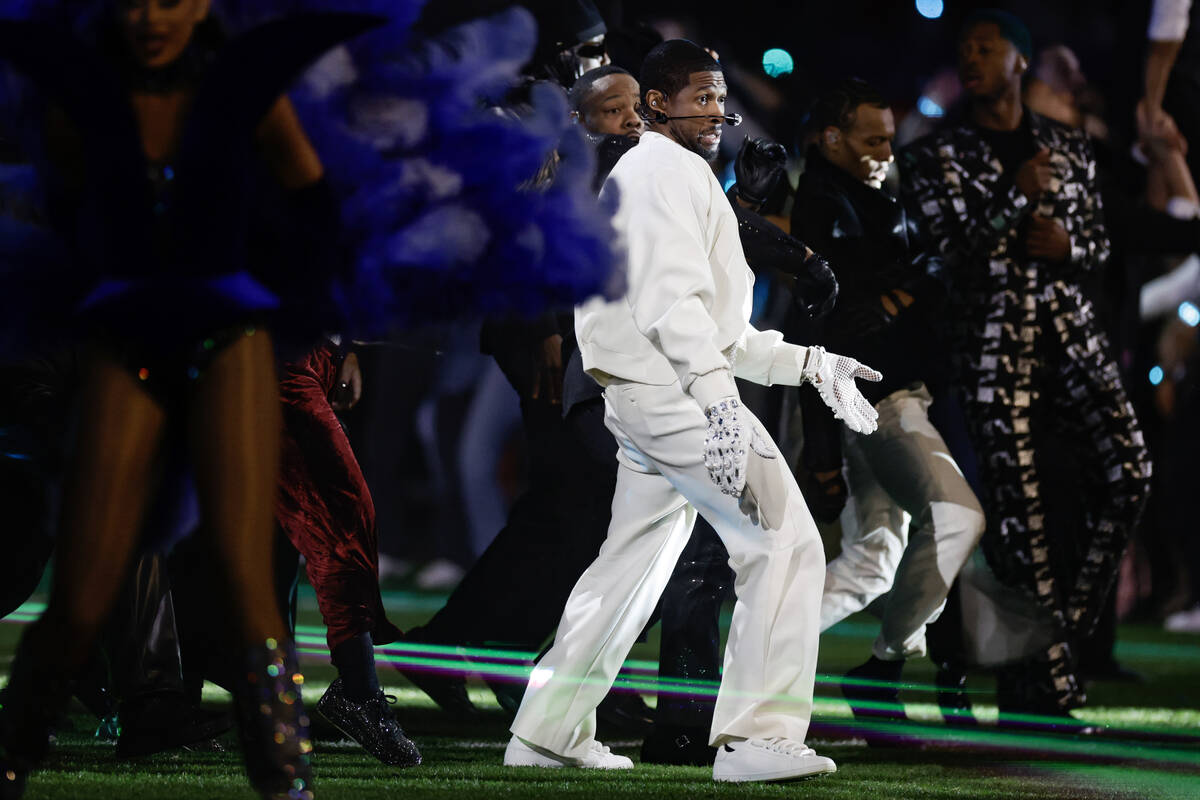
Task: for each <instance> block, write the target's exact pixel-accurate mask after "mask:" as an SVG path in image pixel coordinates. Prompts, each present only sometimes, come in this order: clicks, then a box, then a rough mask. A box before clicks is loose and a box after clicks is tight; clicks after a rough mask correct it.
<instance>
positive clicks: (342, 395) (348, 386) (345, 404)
mask: <svg viewBox="0 0 1200 800" xmlns="http://www.w3.org/2000/svg"><path fill="white" fill-rule="evenodd" d="M361 399H362V370H361V369H359V366H358V355H356V354H355V353H353V352H350V353H346V357H345V358H343V359H342V366H341V367H339V368H338V374H337V382H336V383H335V384H334V387H333V391H332V392H330V398H329V405H330V406H332V407H333V410H334V411H348V410H349V409H351V408H354V407H355V406H356V405H358V401H359V400H361Z"/></svg>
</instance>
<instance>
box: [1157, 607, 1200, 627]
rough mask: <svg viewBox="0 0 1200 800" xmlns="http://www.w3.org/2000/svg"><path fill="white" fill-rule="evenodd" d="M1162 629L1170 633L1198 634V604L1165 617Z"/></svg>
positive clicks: (1199, 617)
mask: <svg viewBox="0 0 1200 800" xmlns="http://www.w3.org/2000/svg"><path fill="white" fill-rule="evenodd" d="M1163 628H1165V629H1166V630H1168V631H1170V632H1171V633H1200V603H1197V604H1196V605H1194V606H1192V607H1191V608H1188V609H1184V610H1183V611H1176V612H1175V613H1174V614H1172V615H1170V616H1169V617H1167V618H1166V620H1164V621H1163Z"/></svg>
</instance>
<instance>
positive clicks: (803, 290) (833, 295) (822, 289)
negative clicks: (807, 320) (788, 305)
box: [795, 253, 838, 319]
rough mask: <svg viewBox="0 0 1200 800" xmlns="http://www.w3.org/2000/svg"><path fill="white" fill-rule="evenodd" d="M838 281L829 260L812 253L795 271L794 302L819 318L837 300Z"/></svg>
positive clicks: (813, 317)
mask: <svg viewBox="0 0 1200 800" xmlns="http://www.w3.org/2000/svg"><path fill="white" fill-rule="evenodd" d="M837 295H838V282H837V278H836V277H835V276H834V274H833V269H832V268H831V267H830V266H829V262H828V261H826V260H825V259H824V258H822V257H821V256H819V255H817V254H816V253H813V254H812V255H810V256H809V257H808V258H806V259H804V264H803V268H802V269H800V270H797V272H796V293H795V296H796V302H797V303H798V304H799V305H800V306H801V307H802V308H803V309H804V310H805V311H806V312H808V315H809V317H811V318H812V319H820V318H821V317H824V316H825V315H826V314H828V313H829V312H830V311H832V310H833V305H834V303H836V302H837Z"/></svg>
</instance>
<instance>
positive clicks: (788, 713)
mask: <svg viewBox="0 0 1200 800" xmlns="http://www.w3.org/2000/svg"><path fill="white" fill-rule="evenodd" d="M604 398H605V405H606V409H607V414H606V420H605V422H606V424H607V426H608V428H609V430H610V431H612V433H613V435H614V436H615V437H616V440H617V444H618V452H617V461H618V473H617V488H616V494H615V496H614V497H613V515H612V523H611V524H610V526H609V529H608V538H607V540H606V541H605V543H604V546H603V547H601V549H600V555H599V556H598V557H597V558H596V560H595V562H593V563H592V565H591V566H590V567H588V568H587V570H586V571H585V572H584V574H583V576H582V577H580V579H579V582H578V583H577V584H576V585H575V588H574V590H573V591H572V592H571V596H570V598H569V599H568V600H567V605H566V609H565V610H564V611H563V616H562V619H561V621H560V622H559V625H558V634H557V636H556V637H555V640H554V646H553V647H551V649H550V651H549V652H548V653H547V654H546V655H545V657H544V658H543V659H542V660H541V661H540V662H539V663H538V665H537V667H536V668H535V669H534V671H533V674H532V676H531V677H530V681H529V685H528V687H527V689H526V691H525V698H524V700H523V701H522V703H521V708H520V710H519V711H518V712H517V718H516V720H515V721H514V722H513V725H512V731H513V733H515V734H516V735H517V736H519V737H521V738H522V739H524V740H526V741H528V742H530V743H532V744H535V745H537V746H539V747H542V748H545V749H547V750H550V751H552V752H554V753H558V754H560V755H564V756H570V757H580V756H582V755H584V754H586V753H587V750H588V746H589V745H590V743H591V742H592V741H593V738H594V735H595V730H596V713H595V709H596V705H597V704H598V703H599V702H600V700H601V699H603V697H604V696H605V694H607V693H608V690H609V687H610V686H611V685H612V682H613V680H614V679H615V677H616V675H617V672H618V670H619V669H620V668H621V664H622V663H623V662H624V660H625V657H626V655H627V654H628V653H629V649H630V648H631V647H632V646H633V643H634V640H635V639H636V638H637V636H638V634H639V633H640V632H641V630H642V628H643V627H644V626H645V624H646V622H647V620H649V618H650V614H651V613H652V612H653V610H654V607H655V605H656V604H657V602H658V598H659V595H660V594H662V591H663V588H664V587H665V586H666V584H667V579H668V578H669V577H670V576H671V572H672V570H673V569H674V568H675V562H676V561H677V560H678V558H679V553H680V552H681V551H682V550H683V547H684V545H685V544H687V541H688V537H689V536H690V535H691V532H692V525H693V524H694V523H695V521H696V513H697V511H699V513H700V514H701V515H703V516H704V518H705V519H707V520H708V521H709V522H710V523H711V524H712V526H713V528H714V529H715V530H716V532H717V534H718V535H719V536H720V537H721V540H722V541H723V542H724V543H725V547H726V548H727V549H728V550H729V564H730V566H731V567H732V568H733V571H734V573H735V574H736V580H735V582H734V592H735V594H736V595H737V601H736V604H735V606H734V611H733V621H732V625H731V627H730V631H729V638H728V643H727V645H726V649H725V666H724V674H723V677H722V681H721V688H720V692H719V694H718V695H717V703H716V710H715V713H714V715H713V727H712V735H711V738H710V742H711V743H712V744H713V745H714V746H720V745H721V744H723V743H725V742H727V741H732V740H737V739H745V738H752V737H769V736H786V737H790V738H792V739H795V740H797V741H803V740H804V737H805V734H806V733H807V731H808V722H809V717H810V716H811V714H812V697H813V680H814V678H815V677H816V665H817V637H818V629H817V615H818V611H819V608H820V603H821V585H822V579H823V574H824V569H825V557H824V553H823V551H822V547H821V539H820V536H819V534H818V533H817V528H816V525H815V524H814V523H813V520H812V517H811V516H810V515H809V513H808V508H807V506H806V505H805V504H804V499H803V497H802V496H801V494H800V489H799V488H798V487H797V486H796V481H795V479H794V478H793V477H792V474H791V471H790V470H789V469H788V468H787V465H786V464H785V463H784V460H783V459H782V458H775V459H772V460H770V461H768V462H766V463H767V465H768V473H769V477H770V479H771V480H773V481H775V484H774V486H773V487H772V489H773V491H774V493H775V495H776V496H779V497H782V498H785V503H784V509H783V512H782V519H783V523H782V524H781V525H780V527H779V529H778V530H770V531H768V530H764V529H763V528H762V527H759V526H758V525H756V524H754V523H753V522H751V520H750V518H749V517H747V516H746V515H745V514H743V513H742V512H741V511H740V510H739V509H738V501H737V500H736V499H735V498H732V497H730V496H728V495H724V494H722V493H721V491H720V489H718V488H717V486H716V485H714V484H713V482H712V480H711V479H710V478H709V476H708V470H707V469H705V467H704V464H703V461H702V457H703V453H704V434H705V428H706V423H705V419H704V414H703V412H702V411H701V410H700V408H699V406H698V405H697V404H696V401H695V400H693V399H692V398H691V397H689V396H688V395H686V394H684V393H683V391H682V390H681V389H680V387H679V385H678V384H675V385H673V386H648V385H643V384H634V383H618V384H614V385H612V386H609V387H608V388H607V389H606V390H605V392H604ZM745 413H746V418H747V420H748V421H752V422H753V424H758V423H757V420H754V419H753V417H752V416H751V415H750V413H749V411H746V412H745ZM563 535H564V536H569V535H570V531H563Z"/></svg>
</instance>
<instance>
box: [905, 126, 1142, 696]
mask: <svg viewBox="0 0 1200 800" xmlns="http://www.w3.org/2000/svg"><path fill="white" fill-rule="evenodd" d="M1024 113H1025V114H1026V115H1028V116H1027V117H1026V121H1025V122H1024V123H1023V124H1026V125H1028V129H1029V132H1030V133H1031V134H1032V139H1033V149H1034V150H1035V151H1036V150H1040V149H1043V148H1044V149H1047V150H1049V151H1050V154H1051V155H1050V163H1051V165H1052V167H1053V168H1054V172H1055V176H1056V178H1055V181H1054V182H1053V184H1052V186H1051V191H1048V192H1046V193H1045V194H1044V195H1043V196H1042V198H1041V199H1040V200H1039V201H1038V202H1037V203H1031V202H1029V201H1028V200H1027V198H1026V197H1025V196H1024V195H1023V194H1022V193H1021V192H1020V191H1019V190H1018V189H1017V188H1016V185H1015V182H1014V178H1015V170H1010V171H1009V172H1007V173H1006V172H1005V169H1004V167H1003V166H1002V165H1001V163H1000V160H999V159H998V158H997V157H996V155H995V154H994V153H993V152H992V148H991V146H990V145H989V143H988V141H986V139H985V137H984V136H982V135H981V134H980V132H979V131H978V129H977V128H975V127H973V126H972V125H970V124H967V123H963V124H958V125H951V126H949V127H947V128H945V129H944V130H942V131H939V132H936V133H934V134H932V135H930V136H928V137H926V138H924V139H921V140H919V141H918V142H916V143H914V144H913V145H912V146H911V147H910V148H908V149H907V150H906V152H904V153H903V155H902V156H901V159H900V165H901V175H902V181H903V191H904V192H905V194H906V195H907V196H908V199H909V200H910V202H911V205H912V206H913V207H914V208H916V209H918V210H919V211H920V213H921V214H922V215H923V216H924V217H926V224H927V225H928V228H929V232H930V236H931V238H932V239H933V241H934V244H935V246H936V248H937V249H938V250H939V251H940V252H941V254H942V256H943V258H944V259H945V261H946V264H947V268H948V270H949V275H950V280H951V284H952V285H951V292H952V302H951V303H950V320H949V322H950V325H951V329H952V330H953V332H954V357H953V360H954V368H955V372H956V377H957V382H958V386H959V387H960V391H961V396H962V399H963V403H964V408H965V410H966V415H967V420H968V425H969V428H970V432H971V436H972V439H973V443H974V445H975V448H976V451H977V453H978V458H979V462H980V463H979V468H980V478H981V481H982V483H983V487H982V490H983V491H982V495H983V496H982V497H981V498H980V499H981V501H982V503H983V506H984V509H985V512H986V514H987V518H988V525H987V531H986V533H985V534H984V538H983V550H984V554H985V555H986V557H987V561H988V564H989V566H990V567H991V569H992V571H993V572H994V573H995V575H996V576H997V577H998V578H999V579H1000V581H1001V582H1002V583H1004V584H1005V585H1007V586H1010V587H1015V588H1018V589H1020V590H1023V591H1024V592H1026V593H1028V594H1031V595H1032V596H1033V597H1035V598H1036V601H1037V604H1038V606H1039V607H1040V608H1041V609H1042V611H1043V612H1044V613H1045V614H1046V615H1048V618H1049V619H1050V620H1051V621H1052V623H1053V626H1054V628H1055V630H1056V632H1057V633H1059V634H1060V635H1058V636H1056V637H1055V638H1057V639H1058V640H1059V641H1057V642H1055V643H1054V644H1052V645H1050V646H1049V647H1048V648H1047V649H1046V650H1045V651H1044V652H1042V653H1040V654H1039V655H1038V656H1036V657H1034V658H1032V659H1028V660H1027V661H1026V662H1025V663H1024V664H1023V665H1018V668H1017V669H1015V670H1013V669H1010V670H1008V673H1007V674H1008V680H1007V681H1006V680H1004V677H1005V671H1004V670H1001V672H1000V677H1001V681H1000V689H1001V694H1002V697H1001V703H1002V705H1004V702H1005V701H1004V698H1003V694H1004V691H1005V684H1006V683H1008V684H1010V686H1009V689H1010V694H1011V693H1012V692H1016V693H1017V694H1019V695H1021V696H1023V697H1024V698H1025V700H1024V701H1016V702H1017V704H1018V705H1021V706H1023V707H1025V708H1030V707H1034V708H1039V709H1043V710H1047V711H1054V710H1057V711H1063V710H1066V709H1069V708H1072V707H1077V706H1079V705H1081V704H1082V703H1083V702H1084V696H1083V692H1082V690H1081V688H1080V687H1079V685H1078V681H1077V680H1076V678H1075V675H1074V668H1073V666H1072V664H1071V653H1070V647H1069V644H1068V642H1069V641H1070V640H1072V639H1078V638H1080V637H1082V636H1087V635H1088V634H1089V632H1090V631H1091V629H1092V627H1093V626H1094V625H1095V623H1096V621H1097V619H1098V616H1099V613H1100V611H1101V609H1102V607H1103V605H1104V601H1105V598H1106V596H1107V594H1108V591H1109V589H1110V588H1111V586H1112V584H1113V582H1114V578H1115V576H1116V573H1117V568H1118V565H1119V561H1120V558H1121V555H1122V552H1123V551H1124V548H1125V544H1126V542H1127V540H1128V538H1129V536H1130V533H1131V531H1132V528H1133V527H1134V525H1135V524H1136V522H1137V520H1138V517H1139V515H1140V514H1141V510H1142V507H1143V505H1144V503H1145V500H1146V497H1147V494H1148V491H1149V478H1150V461H1149V455H1148V452H1147V450H1146V447H1145V443H1144V440H1143V437H1142V432H1141V430H1140V429H1139V427H1138V423H1137V419H1136V418H1135V416H1134V412H1133V408H1132V407H1131V405H1130V403H1129V400H1128V399H1127V397H1126V394H1125V389H1124V387H1123V386H1122V383H1121V379H1120V375H1119V372H1118V368H1117V365H1116V363H1115V362H1114V361H1113V360H1112V358H1111V357H1110V356H1109V353H1108V343H1107V341H1106V338H1105V335H1104V333H1103V332H1102V331H1101V330H1100V328H1099V326H1098V325H1097V324H1096V321H1095V319H1094V315H1093V311H1092V307H1091V304H1090V303H1089V302H1088V301H1087V300H1085V299H1084V297H1083V296H1082V295H1081V292H1080V288H1079V279H1080V278H1081V277H1082V276H1083V275H1084V274H1085V273H1088V272H1091V271H1095V270H1098V269H1101V268H1102V267H1103V264H1104V262H1105V260H1106V259H1107V257H1108V252H1109V242H1108V236H1107V234H1106V232H1105V229H1104V224H1103V213H1102V209H1101V201H1100V195H1099V192H1098V190H1097V186H1096V176H1095V169H1096V166H1095V160H1094V158H1093V156H1092V152H1091V147H1090V145H1089V144H1088V141H1087V137H1086V135H1085V134H1083V133H1082V132H1079V131H1075V130H1072V129H1070V128H1067V127H1065V126H1062V125H1059V124H1057V123H1055V122H1052V121H1050V120H1047V119H1045V118H1043V117H1040V116H1038V115H1036V114H1033V113H1032V112H1030V111H1029V110H1028V109H1026V110H1025V112H1024ZM1032 213H1038V214H1040V215H1043V216H1047V217H1052V218H1054V219H1055V220H1057V221H1058V222H1060V223H1061V224H1062V225H1063V226H1064V227H1065V228H1066V231H1067V233H1068V235H1069V237H1070V242H1071V254H1070V258H1069V259H1068V260H1067V261H1066V262H1064V263H1059V264H1052V263H1047V262H1044V261H1040V260H1036V259H1032V258H1029V257H1027V256H1026V255H1025V250H1024V243H1023V239H1024V233H1023V231H1024V225H1025V224H1026V220H1027V217H1028V216H1029V215H1030V214H1032ZM1048 430H1052V431H1053V433H1054V436H1055V438H1056V440H1058V439H1059V438H1061V440H1062V441H1065V442H1067V443H1069V446H1070V447H1071V448H1072V449H1073V450H1074V451H1075V453H1074V456H1075V458H1076V460H1077V461H1078V463H1079V464H1080V465H1082V468H1083V475H1082V476H1081V483H1082V485H1083V486H1084V493H1085V497H1084V498H1083V499H1084V507H1085V508H1086V509H1087V511H1086V519H1085V520H1084V525H1083V529H1084V531H1085V532H1086V533H1085V537H1084V539H1085V541H1084V542H1083V545H1082V548H1081V549H1080V552H1078V553H1077V554H1076V553H1070V552H1069V551H1068V548H1070V547H1075V546H1076V544H1075V543H1073V542H1072V543H1068V542H1066V541H1064V538H1065V537H1063V536H1061V535H1058V536H1056V531H1054V530H1051V529H1048V527H1047V525H1046V519H1045V514H1044V509H1043V502H1042V497H1041V491H1042V489H1041V484H1042V480H1041V477H1042V476H1040V475H1039V473H1038V463H1037V460H1038V455H1037V454H1038V451H1039V449H1040V448H1041V447H1042V446H1043V442H1044V441H1045V434H1046V432H1047V431H1048ZM1067 565H1070V566H1067Z"/></svg>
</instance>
